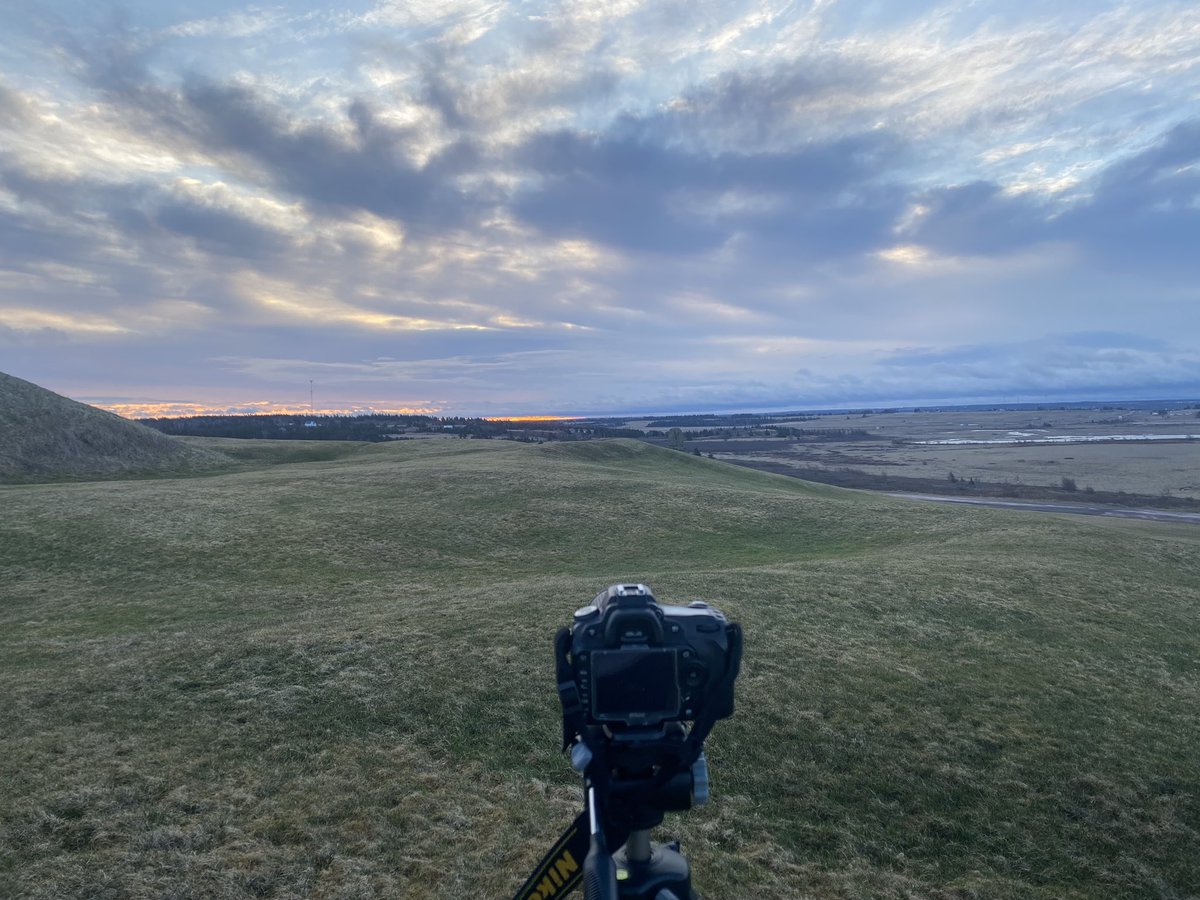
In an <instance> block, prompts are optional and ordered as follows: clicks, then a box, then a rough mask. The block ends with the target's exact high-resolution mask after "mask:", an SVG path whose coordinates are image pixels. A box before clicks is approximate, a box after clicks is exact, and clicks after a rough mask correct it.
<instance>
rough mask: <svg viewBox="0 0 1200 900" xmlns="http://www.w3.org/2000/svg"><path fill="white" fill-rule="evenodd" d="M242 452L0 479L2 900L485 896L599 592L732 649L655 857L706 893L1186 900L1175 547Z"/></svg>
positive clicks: (1189, 679)
mask: <svg viewBox="0 0 1200 900" xmlns="http://www.w3.org/2000/svg"><path fill="white" fill-rule="evenodd" d="M249 443H250V442H247V446H246V448H245V449H244V452H245V453H246V454H249V457H246V456H244V457H243V459H242V462H241V463H240V464H241V465H244V466H246V467H248V468H245V469H243V470H241V471H236V472H231V473H227V474H223V475H216V476H211V477H204V478H197V477H191V478H186V479H168V480H151V481H124V482H116V481H113V482H93V483H86V484H53V485H30V486H16V487H0V696H3V698H4V707H3V708H4V725H3V728H2V729H0V896H9V895H12V896H30V897H47V898H49V897H160V896H171V897H255V896H276V897H287V896H314V897H372V896H389V897H390V896H404V897H439V896H450V895H454V894H455V893H460V894H463V895H467V896H478V897H503V896H510V895H511V893H512V891H513V890H514V889H515V888H516V886H517V885H518V884H519V883H520V881H521V880H522V879H523V877H524V876H525V874H527V872H528V870H529V868H530V867H531V866H532V864H533V863H534V862H535V861H536V859H537V858H538V857H539V856H540V854H541V852H542V850H544V849H545V847H546V846H548V844H549V842H550V841H551V840H552V839H553V838H554V837H555V836H556V835H557V833H558V832H559V831H560V830H561V829H562V828H563V827H564V826H565V825H566V824H567V823H568V822H569V821H570V819H571V818H572V817H573V815H574V814H575V812H576V811H577V810H578V808H579V803H580V799H579V787H578V783H577V780H576V779H575V777H574V776H573V773H571V772H570V770H569V768H568V767H567V765H566V762H565V760H564V759H563V758H562V757H561V756H560V755H559V754H558V752H557V741H558V736H559V735H558V729H559V723H558V708H557V697H556V695H555V692H554V688H553V665H552V659H551V647H550V641H551V637H552V635H553V633H554V631H555V629H556V628H557V627H558V626H559V625H560V624H565V623H566V622H567V621H568V620H569V617H570V613H571V611H572V610H573V609H574V608H575V607H576V606H579V605H581V604H583V603H585V602H587V601H588V600H589V599H590V598H591V597H592V595H593V594H594V593H595V592H596V591H598V590H600V589H602V588H603V587H605V586H607V585H608V584H610V583H612V582H615V581H618V580H627V579H637V580H643V581H646V582H648V583H649V584H651V585H652V586H653V587H654V588H655V589H656V592H657V593H658V594H659V596H660V598H661V599H663V600H665V601H673V602H683V601H686V600H689V599H693V598H695V597H704V598H706V599H709V600H711V601H713V602H715V603H717V604H719V605H720V606H722V608H724V609H725V610H726V611H727V612H728V613H729V614H730V615H731V617H733V618H736V619H738V620H740V621H741V622H742V623H743V624H744V626H745V628H746V634H747V649H746V660H745V664H744V668H743V675H742V678H741V679H740V681H739V685H738V702H739V708H738V712H737V714H736V715H735V716H734V718H732V719H730V720H728V721H725V722H722V723H720V724H719V725H718V727H717V728H716V730H715V732H714V734H713V737H712V738H711V739H710V753H709V756H710V760H711V765H712V775H713V781H714V801H713V803H712V804H711V805H710V806H709V807H706V808H704V809H701V810H694V811H691V812H689V813H686V814H682V815H672V816H670V817H668V821H667V825H666V827H665V828H664V829H663V833H664V834H674V835H677V836H679V837H680V838H682V839H683V841H684V849H685V851H686V852H687V854H688V856H689V858H690V859H691V861H692V863H693V866H694V870H695V880H696V883H697V885H698V887H699V888H700V889H701V890H702V892H703V895H704V896H705V897H706V898H707V900H720V898H733V897H743V896H755V897H766V898H781V900H782V898H794V897H805V896H810V897H847V898H849V897H877V896H878V897H896V898H901V897H905V898H907V897H929V898H934V897H937V898H944V897H1036V898H1058V897H1079V898H1083V897H1095V898H1101V897H1104V898H1107V897H1163V898H1183V897H1191V896H1195V891H1196V885H1198V884H1200V862H1198V860H1200V802H1198V800H1197V797H1200V753H1198V751H1197V750H1196V747H1197V746H1200V732H1198V728H1197V721H1198V719H1197V715H1196V710H1197V708H1198V701H1200V696H1198V695H1200V678H1198V676H1197V670H1196V660H1197V659H1200V629H1198V627H1197V626H1198V625H1200V532H1197V531H1195V530H1188V529H1187V528H1185V527H1181V526H1176V527H1168V526H1156V525H1149V524H1144V523H1125V524H1122V523H1113V522H1091V521H1083V522H1080V521H1075V520H1067V519H1060V518H1056V517H1035V516H1029V515H1024V514H1020V513H1006V512H1001V511H993V510H974V509H958V508H942V507H933V508H930V507H926V506H921V505H917V504H905V503H903V502H901V501H896V500H892V499H889V498H886V497H881V496H877V495H870V494H859V493H854V492H847V491H838V490H834V489H831V488H825V487H819V486H813V485H808V484H805V483H803V482H799V481H796V480H795V479H788V478H783V477H774V476H768V475H763V474H760V473H756V472H751V471H748V470H742V469H737V468H734V467H731V466H726V465H723V464H720V463H715V462H711V461H708V460H704V459H697V458H695V457H691V456H686V455H684V454H679V453H672V452H669V451H662V450H656V449H654V448H650V447H647V446H645V445H640V444H632V443H627V442H620V441H618V442H593V443H586V444H561V445H553V444H548V445H544V446H532V445H522V444H511V443H499V442H476V441H420V442H418V441H412V442H402V443H398V444H389V445H372V446H368V447H363V446H360V445H349V446H346V447H340V448H338V447H332V448H327V449H325V450H322V451H320V452H321V453H322V454H323V456H321V457H320V458H317V459H311V458H310V459H309V461H302V462H293V463H292V464H286V465H267V463H278V462H280V461H281V458H280V457H279V456H278V453H279V452H280V451H279V449H278V448H275V449H272V448H271V447H266V446H261V447H250V446H249ZM222 450H223V451H224V448H222ZM288 452H293V451H288ZM294 452H296V453H303V452H305V451H303V450H296V451H294ZM254 466H258V467H257V468H253V467H254Z"/></svg>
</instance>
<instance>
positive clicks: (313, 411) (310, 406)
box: [308, 378, 317, 419]
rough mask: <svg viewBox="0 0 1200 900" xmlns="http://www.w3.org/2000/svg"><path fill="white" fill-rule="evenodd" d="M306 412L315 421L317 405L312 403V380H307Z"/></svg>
mask: <svg viewBox="0 0 1200 900" xmlns="http://www.w3.org/2000/svg"><path fill="white" fill-rule="evenodd" d="M308 411H309V413H310V414H311V415H312V417H313V418H314V419H315V418H316V417H317V405H316V404H315V403H314V402H313V386H312V379H311V378H310V379H308Z"/></svg>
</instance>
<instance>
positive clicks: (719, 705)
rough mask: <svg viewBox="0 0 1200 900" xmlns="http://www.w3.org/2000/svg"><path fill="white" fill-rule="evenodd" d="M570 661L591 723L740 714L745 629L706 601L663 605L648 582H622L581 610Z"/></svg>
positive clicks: (622, 724)
mask: <svg viewBox="0 0 1200 900" xmlns="http://www.w3.org/2000/svg"><path fill="white" fill-rule="evenodd" d="M570 662H571V669H572V674H573V677H574V682H575V686H576V688H577V690H578V692H579V705H580V706H581V707H582V711H583V714H584V717H585V719H586V721H587V724H589V725H600V726H604V727H606V728H607V729H609V730H610V731H613V730H623V729H639V730H641V729H651V728H656V727H662V726H664V725H665V724H666V723H669V722H695V721H699V720H702V719H703V720H706V721H707V722H709V723H711V722H713V721H715V720H717V719H723V718H725V717H727V716H730V715H732V714H733V682H734V678H736V676H737V671H738V668H739V666H740V663H741V633H740V630H738V628H737V626H736V625H730V623H729V622H728V621H727V620H726V618H725V614H724V613H722V612H721V611H720V610H719V609H717V608H716V607H713V606H709V605H708V604H707V603H705V602H703V601H699V600H697V601H694V602H692V603H689V604H688V605H687V606H670V605H667V606H664V605H662V604H660V603H658V601H656V600H655V599H654V595H653V594H652V593H651V592H650V589H649V588H648V587H646V585H644V584H615V585H613V586H612V587H610V588H608V589H606V590H604V591H601V592H600V593H599V594H597V595H596V598H595V599H594V600H593V601H592V602H591V604H589V605H588V606H584V607H583V608H581V609H578V610H576V612H575V619H574V623H573V625H572V627H571V637H570Z"/></svg>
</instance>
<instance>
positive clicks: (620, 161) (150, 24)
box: [0, 0, 1200, 413]
mask: <svg viewBox="0 0 1200 900" xmlns="http://www.w3.org/2000/svg"><path fill="white" fill-rule="evenodd" d="M864 9H866V7H861V5H859V4H843V3H836V2H813V3H811V4H809V5H803V4H793V3H777V4H773V3H769V2H768V3H762V2H756V3H720V4H669V3H668V4H664V3H657V2H656V3H639V2H632V0H631V2H627V3H615V4H603V5H601V6H599V7H598V6H597V5H596V4H587V3H583V2H560V3H547V4H540V5H538V6H536V7H530V6H529V5H528V4H522V5H516V4H512V5H508V4H503V3H495V2H476V0H454V2H451V3H436V4H433V3H430V4H420V3H417V4H414V3H408V2H406V3H380V4H377V5H374V6H362V7H358V8H356V9H355V10H353V11H346V12H333V11H329V10H328V9H326V8H324V7H320V6H312V7H311V8H304V7H303V6H295V5H292V6H289V7H287V9H286V10H281V9H275V10H258V11H255V10H249V11H246V10H243V11H230V7H229V5H228V4H222V3H217V2H213V3H212V4H211V6H210V8H207V9H206V8H204V4H201V6H200V7H199V8H197V6H196V5H195V4H190V5H188V6H179V7H171V6H170V5H166V4H155V5H153V6H148V5H147V6H144V7H134V8H130V9H127V10H125V11H124V12H118V13H112V12H100V13H97V12H94V11H93V9H92V6H91V5H85V4H74V3H66V2H63V3H59V4H55V8H54V10H53V11H44V10H43V11H36V10H35V9H34V8H32V7H26V8H24V10H23V11H22V12H20V13H17V14H14V16H13V19H14V22H13V26H12V29H11V36H10V37H8V38H6V42H5V43H6V48H5V49H4V51H3V52H2V53H0V369H3V370H6V371H11V372H13V373H14V374H17V375H20V376H21V377H25V378H30V379H32V380H34V381H38V382H40V383H43V384H46V385H47V386H49V387H52V388H55V389H57V390H60V391H63V392H66V393H69V394H71V395H72V396H77V397H82V398H85V399H88V398H91V399H99V398H103V399H104V400H105V401H106V402H109V403H112V404H114V405H115V404H120V403H126V404H128V403H140V402H143V401H144V402H152V401H153V402H158V401H169V402H178V403H192V404H200V405H202V406H213V407H215V408H223V407H226V406H228V407H240V406H243V405H245V404H247V403H252V402H274V403H280V404H285V405H286V404H298V403H300V402H301V401H302V400H303V399H306V395H307V389H308V382H309V380H310V379H311V380H312V381H314V382H315V383H316V384H317V385H318V386H319V393H320V394H321V395H322V396H323V398H324V400H323V403H324V404H325V405H328V406H330V407H338V408H355V409H363V408H369V407H372V406H375V407H378V408H388V409H397V408H421V409H432V408H437V409H443V410H446V411H452V412H484V413H496V412H510V413H531V412H562V413H570V412H620V411H636V410H665V409H707V408H718V407H771V406H782V407H798V406H806V405H844V404H849V403H865V404H878V403H887V402H891V403H895V402H904V401H922V402H928V401H930V400H953V399H955V398H961V399H1028V398H1031V397H1056V398H1063V399H1067V398H1071V397H1080V396H1100V395H1106V396H1113V397H1122V396H1123V397H1134V396H1165V395H1168V394H1171V395H1189V396H1196V395H1198V394H1200V347H1198V346H1197V342H1196V339H1195V338H1194V337H1193V336H1194V335H1196V334H1200V296H1198V294H1200V288H1198V287H1197V285H1200V278H1198V277H1197V276H1200V253H1197V252H1196V250H1195V247H1196V246H1197V244H1198V242H1200V102H1198V101H1197V99H1196V98H1197V97H1198V96H1200V92H1198V91H1197V87H1198V86H1200V75H1198V72H1200V69H1198V64H1197V60H1200V12H1198V11H1196V10H1195V9H1193V8H1191V7H1190V5H1188V4H1183V3H1178V4H1176V3H1152V4H1146V3H1139V4H1128V5H1124V4H1095V3H1088V4H1083V3H1061V4H1059V6H1058V7H1057V9H1056V11H1055V12H1054V14H1053V15H1051V14H1048V13H1047V12H1046V11H1045V8H1044V5H1042V4H1036V5H1035V4H1030V5H1029V6H1028V7H1026V8H1022V7H1021V6H1020V5H1014V4H1007V3H1006V4H1001V3H993V4H989V3H978V2H976V3H965V2H964V3H959V4H942V5H936V4H929V5H927V6H925V7H924V8H918V7H916V6H913V5H906V6H905V12H904V13H903V14H901V13H897V12H895V11H893V12H880V11H875V12H865V11H864ZM122 408H126V409H129V408H132V407H129V406H124V407H122Z"/></svg>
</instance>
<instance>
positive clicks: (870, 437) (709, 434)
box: [683, 425, 880, 443]
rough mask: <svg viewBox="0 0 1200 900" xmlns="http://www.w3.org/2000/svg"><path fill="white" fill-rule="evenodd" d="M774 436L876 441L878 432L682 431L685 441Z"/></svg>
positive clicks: (770, 428) (777, 427)
mask: <svg viewBox="0 0 1200 900" xmlns="http://www.w3.org/2000/svg"><path fill="white" fill-rule="evenodd" d="M772 435H774V436H775V437H781V438H795V439H796V440H801V441H807V442H812V443H819V442H820V441H877V440H879V439H880V438H879V435H878V434H872V433H871V432H869V431H867V430H865V429H863V428H791V427H789V426H787V425H768V426H766V427H765V428H757V427H756V428H746V429H745V430H744V431H738V430H737V429H736V428H733V429H730V428H704V429H700V430H699V431H685V432H683V439H684V440H685V441H702V440H712V439H713V438H721V439H724V440H729V439H730V438H738V437H760V436H761V437H770V436H772Z"/></svg>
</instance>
